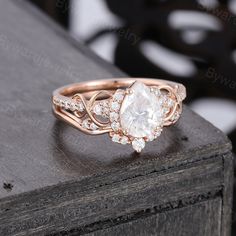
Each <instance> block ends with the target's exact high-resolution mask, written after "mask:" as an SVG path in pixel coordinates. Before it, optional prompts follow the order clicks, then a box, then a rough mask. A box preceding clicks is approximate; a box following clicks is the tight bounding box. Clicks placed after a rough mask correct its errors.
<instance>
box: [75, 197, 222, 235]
mask: <svg viewBox="0 0 236 236" xmlns="http://www.w3.org/2000/svg"><path fill="white" fill-rule="evenodd" d="M199 219H202V220H201V221H199ZM220 221H221V199H220V198H217V199H215V200H211V201H209V202H201V203H198V204H196V205H194V206H188V207H184V208H180V209H176V210H173V211H171V212H170V211H167V212H164V213H160V214H158V215H154V216H150V217H148V218H141V219H138V220H134V221H130V222H128V223H125V224H119V225H117V226H114V227H111V228H108V229H104V230H100V231H97V232H94V233H90V234H86V236H110V235H136V236H156V235H158V236H173V235H175V236H189V235H201V236H209V235H214V236H220V235H221V234H220V224H219V222H220ZM170 222H171V223H170ZM186 224H188V227H186ZM74 235H76V234H74Z"/></svg>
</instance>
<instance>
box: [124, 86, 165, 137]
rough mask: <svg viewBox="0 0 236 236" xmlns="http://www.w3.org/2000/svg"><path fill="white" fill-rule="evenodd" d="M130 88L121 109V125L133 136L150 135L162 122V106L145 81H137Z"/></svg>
mask: <svg viewBox="0 0 236 236" xmlns="http://www.w3.org/2000/svg"><path fill="white" fill-rule="evenodd" d="M130 89H131V91H132V92H131V93H130V94H127V95H126V96H125V98H124V100H123V103H122V106H121V109H120V123H121V127H122V129H123V130H124V131H126V132H127V133H128V134H129V135H131V136H133V137H136V138H142V137H148V136H149V135H152V133H153V132H154V130H155V129H156V128H157V127H158V126H161V124H162V119H163V118H162V106H161V104H160V102H159V101H158V98H157V97H156V96H155V94H154V93H152V92H151V91H150V88H149V87H147V86H146V85H144V84H143V83H141V82H139V81H136V82H135V83H134V84H133V85H132V86H131V88H130Z"/></svg>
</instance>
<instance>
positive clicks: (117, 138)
mask: <svg viewBox="0 0 236 236" xmlns="http://www.w3.org/2000/svg"><path fill="white" fill-rule="evenodd" d="M119 140H120V136H119V135H118V134H114V135H113V137H112V141H113V142H115V143H119Z"/></svg>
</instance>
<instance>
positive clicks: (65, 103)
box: [53, 98, 85, 112]
mask: <svg viewBox="0 0 236 236" xmlns="http://www.w3.org/2000/svg"><path fill="white" fill-rule="evenodd" d="M53 102H54V104H55V105H56V106H59V107H61V108H63V109H66V110H69V111H72V112H74V111H78V112H83V111H84V110H85V107H84V105H83V103H82V102H81V101H75V100H73V99H69V98H68V99H59V98H55V99H54V101H53Z"/></svg>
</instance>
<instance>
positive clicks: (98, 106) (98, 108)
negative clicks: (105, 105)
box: [93, 104, 102, 116]
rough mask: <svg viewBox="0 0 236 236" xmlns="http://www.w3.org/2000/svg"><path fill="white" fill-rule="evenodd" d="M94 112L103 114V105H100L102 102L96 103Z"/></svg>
mask: <svg viewBox="0 0 236 236" xmlns="http://www.w3.org/2000/svg"><path fill="white" fill-rule="evenodd" d="M93 112H94V113H95V114H96V115H98V116H100V115H101V114H102V107H101V105H100V104H96V105H95V106H94V108H93Z"/></svg>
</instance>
